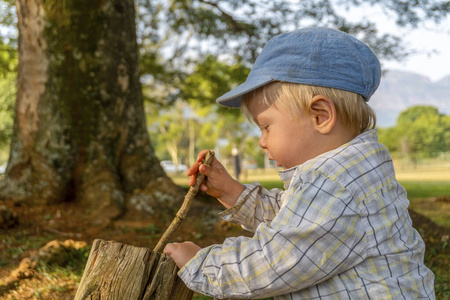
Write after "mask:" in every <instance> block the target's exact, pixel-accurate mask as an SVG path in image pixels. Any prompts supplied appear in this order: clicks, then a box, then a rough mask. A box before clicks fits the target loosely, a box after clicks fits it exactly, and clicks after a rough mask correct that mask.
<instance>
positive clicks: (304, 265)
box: [179, 176, 367, 298]
mask: <svg viewBox="0 0 450 300" xmlns="http://www.w3.org/2000/svg"><path fill="white" fill-rule="evenodd" d="M325 187H326V188H325ZM285 201H286V205H285V206H284V207H283V208H282V209H281V210H280V212H279V214H278V215H277V216H276V217H275V218H274V219H273V221H272V222H271V224H270V225H268V224H266V223H261V224H260V226H259V227H258V228H257V230H256V232H255V235H254V236H253V237H252V238H247V237H238V238H229V239H227V240H225V242H224V244H223V245H214V246H211V247H208V248H205V249H202V250H200V251H199V252H198V253H197V255H196V256H195V257H194V258H193V259H192V260H190V261H189V262H188V263H187V264H186V265H185V266H184V267H183V268H182V269H181V271H180V273H179V275H180V277H181V278H182V279H183V281H184V282H185V283H186V284H187V285H188V287H189V288H191V289H192V290H194V291H197V292H200V293H203V294H206V295H211V296H213V297H217V298H236V297H241V298H250V297H270V296H276V295H283V294H287V293H290V292H295V291H299V290H301V289H304V288H307V287H310V286H313V285H316V284H318V283H319V282H322V281H324V280H326V279H328V278H330V277H332V276H335V275H336V274H339V273H341V272H344V271H345V270H348V269H350V268H352V267H353V266H355V265H357V264H359V263H360V262H361V261H363V259H364V258H365V256H366V251H367V240H366V239H367V237H366V234H365V228H366V226H367V224H365V223H364V224H363V222H364V221H363V220H364V219H363V218H360V216H359V214H358V210H357V209H356V208H355V207H354V206H353V204H352V196H351V195H350V193H349V192H348V191H347V190H346V189H345V188H343V187H341V186H340V185H339V184H337V183H335V182H333V181H331V180H329V179H327V178H324V177H320V176H319V178H317V180H315V181H314V182H310V183H303V185H302V186H301V187H299V188H298V189H297V191H296V192H295V193H294V194H291V195H288V196H287V198H286V200H285Z"/></svg>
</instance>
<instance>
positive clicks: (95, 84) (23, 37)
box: [0, 0, 181, 223]
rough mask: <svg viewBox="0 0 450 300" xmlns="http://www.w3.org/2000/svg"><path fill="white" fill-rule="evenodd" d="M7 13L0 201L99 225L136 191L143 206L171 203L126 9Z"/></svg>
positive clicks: (47, 8) (57, 6)
mask: <svg viewBox="0 0 450 300" xmlns="http://www.w3.org/2000/svg"><path fill="white" fill-rule="evenodd" d="M16 9H17V15H18V27H19V67H18V91H17V101H16V118H15V123H14V135H13V139H12V141H11V153H10V158H9V162H8V167H7V170H6V179H5V180H3V181H1V182H0V183H1V186H0V191H1V195H2V197H4V198H5V197H7V198H11V199H15V200H17V201H25V202H27V203H53V202H58V201H62V200H65V199H68V200H77V201H79V202H80V203H81V204H84V205H86V207H90V208H91V209H94V216H95V219H96V220H97V221H98V222H100V223H104V222H107V221H108V220H109V219H111V218H115V217H117V216H119V215H120V214H121V213H122V212H123V208H124V206H125V203H126V197H127V195H130V194H131V193H133V192H134V191H136V190H143V189H146V193H145V194H146V195H147V198H146V201H147V202H148V203H149V204H148V205H150V206H152V204H151V203H152V202H151V201H152V199H153V198H152V195H155V194H158V193H159V194H161V193H163V194H165V195H166V197H165V199H166V201H169V200H171V199H172V200H173V199H174V198H178V199H180V197H179V196H181V193H180V191H178V194H177V192H176V191H177V189H173V188H168V187H169V186H172V185H173V183H172V182H171V181H170V179H168V178H167V177H166V176H165V174H164V172H163V171H162V168H161V167H160V165H159V162H158V160H157V159H156V157H155V156H154V152H153V149H152V147H151V145H150V141H149V137H148V134H147V131H146V126H145V116H144V110H143V103H142V95H141V86H140V82H139V68H138V48H137V42H136V34H135V33H136V31H135V13H134V2H133V1H132V0H129V1H121V2H116V1H102V2H95V1H88V0H86V1H66V2H60V1H45V2H43V1H42V2H41V1H24V0H20V1H17V2H16ZM168 190H171V191H173V192H172V195H170V194H171V192H169V191H168ZM135 194H136V193H135ZM159 194H158V195H159ZM135 196H136V195H135ZM170 196H171V197H170ZM156 197H157V198H158V199H160V198H161V197H160V196H154V198H156ZM138 198H139V199H141V198H142V195H140V196H139V197H138ZM141 202H142V200H141Z"/></svg>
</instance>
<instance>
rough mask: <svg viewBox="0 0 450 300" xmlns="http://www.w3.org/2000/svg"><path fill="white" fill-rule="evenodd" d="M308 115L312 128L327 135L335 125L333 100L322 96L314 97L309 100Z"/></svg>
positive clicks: (335, 115) (335, 116)
mask: <svg viewBox="0 0 450 300" xmlns="http://www.w3.org/2000/svg"><path fill="white" fill-rule="evenodd" d="M310 115H311V117H312V118H313V122H314V126H315V127H316V129H317V131H319V132H320V133H322V134H328V133H330V132H331V130H332V129H333V127H334V125H335V124H336V120H337V114H336V107H335V106H334V103H333V100H331V99H330V98H328V97H327V96H323V95H316V96H314V97H313V99H312V100H311V106H310Z"/></svg>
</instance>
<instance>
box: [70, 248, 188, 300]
mask: <svg viewBox="0 0 450 300" xmlns="http://www.w3.org/2000/svg"><path fill="white" fill-rule="evenodd" d="M178 270H179V269H178V267H177V266H176V264H175V262H174V261H173V260H172V258H170V256H169V255H167V254H161V253H157V252H154V251H151V250H150V249H148V248H142V247H133V246H129V245H125V244H121V243H117V242H106V241H103V240H95V241H94V244H93V245H92V249H91V253H90V254H89V258H88V261H87V263H86V269H85V270H84V273H83V277H82V278H81V282H80V285H79V287H78V290H77V294H76V295H75V300H85V299H110V300H113V299H117V300H122V299H127V300H144V299H154V300H189V299H192V296H193V292H192V291H191V290H189V289H188V288H187V287H186V285H185V284H184V283H183V281H182V280H181V279H180V278H179V277H178V275H177V272H178Z"/></svg>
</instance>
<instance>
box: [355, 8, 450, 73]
mask: <svg viewBox="0 0 450 300" xmlns="http://www.w3.org/2000/svg"><path fill="white" fill-rule="evenodd" d="M351 14H352V15H355V16H359V17H363V18H369V19H370V20H373V21H375V22H376V24H377V26H378V28H379V29H380V31H381V32H383V33H394V34H398V35H399V36H401V37H402V38H403V41H404V43H405V44H404V45H405V46H406V47H408V49H414V50H415V51H416V53H415V54H411V55H410V56H409V57H408V58H406V59H404V60H403V61H401V62H384V68H387V69H393V70H402V71H410V72H414V73H417V74H420V75H423V76H426V77H428V78H429V79H430V80H432V81H438V80H440V79H442V78H444V77H446V76H450V17H447V19H446V20H443V21H442V22H441V23H440V24H439V25H436V24H434V23H432V22H428V23H425V24H422V25H420V26H419V28H417V29H413V30H405V29H401V28H399V27H398V26H397V25H396V24H395V22H394V21H393V20H392V19H393V18H389V17H387V16H386V15H385V14H384V13H383V12H382V11H381V9H379V8H375V7H371V8H369V9H363V11H353V12H351Z"/></svg>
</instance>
